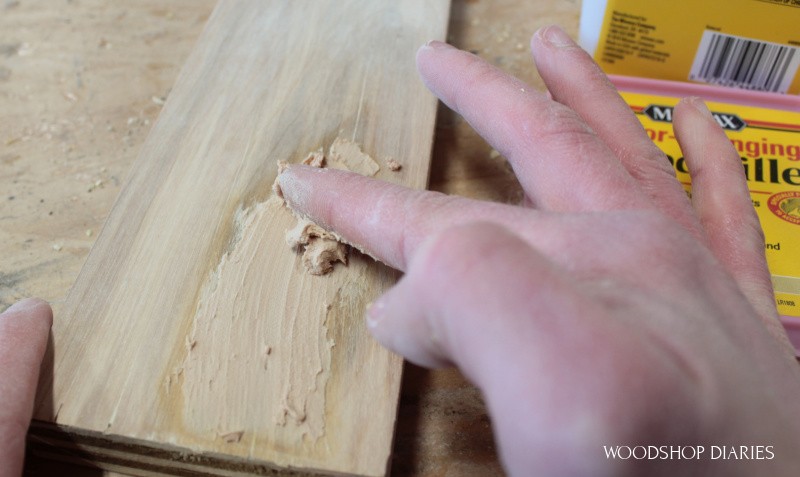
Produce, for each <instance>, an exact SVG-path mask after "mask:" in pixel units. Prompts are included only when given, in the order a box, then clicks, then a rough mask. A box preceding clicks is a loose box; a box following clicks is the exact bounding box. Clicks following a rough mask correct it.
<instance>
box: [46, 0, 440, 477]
mask: <svg viewBox="0 0 800 477" xmlns="http://www.w3.org/2000/svg"><path fill="white" fill-rule="evenodd" d="M448 3H449V2H447V1H446V0H435V1H431V0H413V1H406V2H395V1H393V0H380V1H376V0H349V1H337V2H319V1H314V0H283V1H278V0H273V1H258V0H226V1H222V2H221V3H220V5H218V7H217V8H216V10H215V11H214V13H213V14H212V16H211V18H210V20H209V23H208V25H207V27H206V29H205V31H204V33H203V34H202V36H201V39H200V41H199V43H198V45H197V47H196V48H195V50H194V52H193V54H192V55H191V56H190V57H189V59H188V61H187V63H186V65H185V67H184V69H183V71H182V73H181V75H180V76H179V78H178V80H177V82H176V84H175V87H174V89H173V90H172V92H171V94H170V95H169V98H168V99H167V102H166V104H165V105H164V109H163V111H162V113H161V115H160V117H159V119H158V121H157V123H156V124H155V125H154V126H153V130H152V131H151V133H150V135H149V137H148V139H147V140H146V142H145V144H144V145H143V147H142V151H141V154H140V156H139V159H138V161H137V162H136V163H135V164H134V166H133V170H132V172H131V174H130V178H129V181H128V183H127V185H126V186H125V187H124V188H123V190H122V192H121V194H120V197H119V198H118V200H117V202H116V204H115V206H114V208H113V209H112V211H111V214H110V216H109V218H108V220H107V221H106V224H105V226H104V228H103V231H102V233H101V234H100V236H99V237H98V239H97V242H96V244H95V246H94V248H93V249H92V252H91V253H90V254H89V257H88V259H87V262H86V264H85V266H84V268H83V269H82V271H81V274H80V276H79V277H78V280H77V282H76V283H75V285H74V287H73V288H72V290H71V292H70V293H69V295H68V297H67V300H66V303H65V304H64V306H63V312H62V313H61V315H60V317H59V319H57V321H56V324H55V325H54V330H53V340H52V341H53V343H52V346H51V351H52V352H51V354H50V356H48V358H47V362H46V365H45V372H44V373H43V379H42V381H41V383H40V394H39V396H38V398H37V408H36V416H35V418H36V419H37V421H38V422H36V423H35V424H34V426H33V428H32V435H33V438H34V440H37V442H39V443H44V444H47V443H53V444H54V445H56V446H57V447H60V448H61V449H60V450H58V449H54V450H53V451H52V453H53V454H64V455H71V456H72V457H73V458H74V459H76V460H86V459H88V460H93V459H94V460H95V461H96V462H97V463H98V464H99V465H107V466H109V467H112V468H129V467H130V468H140V469H144V471H146V472H150V473H154V472H155V473H159V472H173V473H181V474H185V475H194V473H198V472H205V473H208V474H215V475H240V474H268V473H269V472H271V470H270V469H274V468H279V467H280V468H294V469H302V470H307V471H314V472H325V473H352V474H358V475H382V474H384V473H385V472H386V468H387V464H388V458H389V452H390V446H391V439H392V431H393V427H394V420H395V413H396V407H397V397H398V390H399V380H400V367H401V363H400V360H399V359H398V358H397V357H396V356H393V355H391V354H390V353H388V352H386V351H385V350H383V349H382V348H380V347H379V346H378V345H377V344H376V343H374V342H373V341H372V340H371V339H370V338H369V336H368V334H367V332H366V330H365V328H364V326H363V319H362V315H363V311H364V307H365V305H366V304H367V303H368V302H370V301H371V300H373V299H374V298H375V297H376V296H377V295H378V294H379V293H380V292H381V291H382V290H383V289H385V288H386V287H387V286H389V285H390V284H391V283H393V281H394V280H395V279H396V273H394V272H392V271H391V270H389V269H388V268H386V267H383V266H380V265H378V264H375V263H373V262H372V261H371V260H369V259H365V258H364V257H362V256H359V255H356V254H351V257H350V258H351V259H350V263H349V266H348V267H347V268H346V269H341V268H340V269H338V270H336V271H335V272H334V273H333V274H331V275H328V276H324V277H312V276H309V275H307V274H306V273H305V272H304V271H303V269H302V266H301V264H300V259H299V257H298V256H297V255H295V254H292V253H291V252H289V251H288V250H287V248H286V245H285V242H284V234H285V231H286V229H287V228H289V227H290V225H291V222H292V218H291V215H290V214H289V213H288V211H286V210H285V209H281V208H280V207H279V206H278V205H277V203H276V202H275V200H274V199H271V198H270V193H271V191H270V185H271V183H272V182H273V180H274V178H275V175H276V166H275V161H277V160H289V161H290V162H297V161H299V160H301V159H302V158H303V157H304V155H305V154H306V153H307V152H308V151H310V150H313V149H316V148H318V147H321V146H327V145H329V144H330V143H331V142H332V141H333V140H334V139H335V138H336V137H345V138H347V139H351V140H355V141H356V142H359V143H361V144H363V146H364V150H365V152H367V153H368V154H370V155H371V156H372V157H374V158H376V159H377V160H378V161H379V163H380V162H381V161H382V160H384V159H385V158H386V157H389V156H391V157H393V158H395V159H398V160H399V161H400V162H401V163H403V166H404V167H403V169H402V171H400V172H390V171H389V170H388V168H386V167H384V168H382V170H381V171H380V172H379V173H378V177H380V178H383V179H386V180H393V181H396V182H402V183H405V184H407V185H410V186H412V187H423V186H424V185H425V183H426V180H427V174H428V167H429V156H430V149H431V140H432V129H433V120H434V114H435V101H434V99H433V97H432V96H430V94H429V93H427V91H426V90H425V89H424V87H423V86H422V85H421V83H420V82H419V81H418V80H417V79H416V72H415V68H414V52H415V50H416V48H417V47H418V46H419V45H420V44H422V43H423V42H424V41H426V40H429V39H436V38H439V39H441V38H443V37H444V30H445V26H446V23H447V12H448ZM43 452H44V451H43Z"/></svg>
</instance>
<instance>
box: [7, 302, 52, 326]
mask: <svg viewBox="0 0 800 477" xmlns="http://www.w3.org/2000/svg"><path fill="white" fill-rule="evenodd" d="M0 318H3V319H18V318H33V319H37V320H41V321H43V322H44V323H46V324H47V326H48V327H50V326H51V325H52V324H53V310H52V308H50V304H49V303H47V302H46V301H44V300H42V299H40V298H24V299H22V300H20V301H18V302H16V303H14V304H13V305H11V306H9V307H8V308H7V309H6V310H5V311H4V312H3V313H0Z"/></svg>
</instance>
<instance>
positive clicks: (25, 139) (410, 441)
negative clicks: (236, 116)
mask: <svg viewBox="0 0 800 477" xmlns="http://www.w3.org/2000/svg"><path fill="white" fill-rule="evenodd" d="M215 3H216V1H214V0H170V1H169V2H164V1H163V0H137V1H136V2H116V1H112V0H80V1H72V2H68V3H67V2H28V1H26V2H15V1H6V2H5V3H3V2H0V47H2V48H3V49H5V47H6V46H8V45H12V46H17V45H18V46H19V47H20V48H19V49H18V51H17V53H16V54H14V53H13V52H11V51H10V50H12V48H9V49H8V50H4V51H9V53H7V54H5V55H0V105H2V107H1V108H0V165H1V166H2V167H0V190H1V191H2V192H3V194H4V195H0V249H2V250H3V251H4V257H3V260H2V263H0V309H2V308H5V307H6V306H7V305H8V304H10V303H13V302H14V301H15V300H17V299H19V298H22V297H26V296H40V297H44V298H46V299H48V300H49V301H50V302H51V304H52V305H53V307H54V309H55V312H56V316H60V312H61V308H62V306H63V302H64V296H65V295H66V293H67V291H68V289H69V287H71V286H72V284H73V283H74V282H75V278H76V277H77V275H78V272H79V270H80V268H81V266H82V265H83V263H84V261H85V259H86V256H87V254H88V252H89V248H90V246H91V245H92V244H93V242H94V241H95V240H96V239H97V232H98V230H99V227H100V226H101V225H102V223H103V222H104V220H105V218H106V217H107V216H108V213H109V211H110V209H111V206H112V205H113V201H114V199H115V198H116V196H117V195H118V193H119V191H120V188H121V187H122V184H124V183H125V181H126V178H127V176H128V172H129V171H130V168H131V165H132V163H133V162H134V159H136V157H137V156H138V153H139V150H140V148H141V146H142V143H143V141H144V139H145V137H146V135H147V133H148V131H149V129H150V128H151V127H152V124H153V122H154V121H155V118H156V117H157V115H158V113H159V112H160V110H161V108H162V101H161V99H162V98H163V97H164V96H165V95H166V94H167V93H168V92H169V90H170V88H171V87H172V86H173V84H174V82H175V78H176V76H177V74H178V71H179V69H180V67H181V66H182V65H183V64H184V63H185V61H186V58H187V56H188V54H189V52H190V51H191V49H192V47H193V46H194V44H195V43H196V40H197V38H198V36H199V34H200V32H201V30H202V27H203V26H204V25H205V23H206V21H207V19H208V15H209V14H210V12H211V10H212V9H213V6H214V4H215ZM579 7H580V1H579V0H566V1H562V0H558V1H556V0H541V1H536V2H530V1H520V0H453V2H452V8H451V16H450V25H449V27H448V32H449V33H448V39H449V41H450V42H451V43H453V44H454V45H456V46H458V47H460V48H463V49H468V50H472V51H475V52H476V53H478V54H479V55H480V56H482V57H483V58H485V59H487V60H488V61H490V62H492V63H494V64H496V65H498V66H500V67H501V68H503V69H506V70H508V71H510V72H512V73H514V74H516V75H519V76H520V77H522V78H523V79H525V80H526V81H528V82H529V84H531V85H534V86H535V87H536V88H537V89H542V87H543V86H542V84H541V81H540V80H539V78H538V77H537V76H536V72H535V69H534V68H532V66H531V60H530V54H529V52H528V51H527V48H526V46H527V42H528V39H529V38H530V35H531V34H532V32H533V31H534V30H535V29H536V28H537V27H539V26H542V25H545V24H549V23H558V24H560V25H562V26H564V27H565V28H566V29H567V31H570V32H573V33H574V32H575V31H576V28H577V18H578V9H579ZM520 45H522V46H520ZM437 124H438V127H437V132H436V137H435V146H434V154H433V159H432V165H431V180H430V187H431V188H432V189H436V190H441V191H445V192H448V193H457V194H462V195H467V196H470V197H475V198H480V199H487V200H510V199H512V198H513V197H514V196H515V195H517V194H518V191H519V188H518V186H517V185H516V181H515V179H514V177H513V174H511V172H510V171H509V169H508V168H507V167H506V165H505V162H504V160H503V159H502V158H501V157H494V158H493V157H491V155H490V150H491V148H490V147H489V146H488V145H487V144H486V143H485V142H484V141H483V140H482V139H481V138H480V137H479V136H478V135H477V134H476V133H475V132H474V131H473V130H472V129H471V128H470V127H469V125H468V124H466V123H465V122H464V121H462V120H460V118H458V117H457V116H456V115H453V114H451V113H450V112H449V111H448V110H447V109H446V108H442V109H440V111H439V114H438V116H437ZM98 181H101V183H100V186H95V185H94V184H95V183H97V182H98ZM12 196H13V197H14V199H13V200H10V199H9V197H12ZM56 245H58V246H59V247H58V248H59V250H56V249H55V248H54V247H55V246H56ZM401 389H402V397H401V401H400V409H399V416H398V424H399V425H398V428H397V430H396V437H395V442H394V449H393V457H392V476H405V477H408V476H415V477H419V476H426V477H445V476H448V477H449V476H486V475H502V470H501V467H500V465H499V463H498V462H497V458H496V456H495V453H494V450H493V443H492V436H491V429H490V428H489V426H488V418H487V416H486V410H485V408H484V407H483V405H482V403H481V402H480V399H479V396H480V394H479V392H478V391H477V390H475V389H474V388H473V387H472V386H471V385H469V383H467V382H466V381H465V380H464V379H463V378H462V377H460V376H459V374H458V372H457V371H454V370H424V369H420V368H416V367H413V366H408V365H406V367H405V370H404V373H403V382H402V386H401ZM29 450H30V452H29V453H28V465H27V467H26V475H30V476H36V477H39V476H43V477H50V476H53V475H69V476H81V477H99V476H101V475H108V476H112V475H114V476H117V475H119V474H116V473H112V472H109V471H99V470H96V469H92V468H91V467H78V466H71V465H67V464H64V463H63V462H52V463H51V462H46V461H44V460H43V459H42V458H40V457H39V454H38V450H39V449H38V448H37V447H36V442H35V441H34V440H31V441H30V442H29ZM73 458H74V459H75V460H79V457H78V456H77V455H73Z"/></svg>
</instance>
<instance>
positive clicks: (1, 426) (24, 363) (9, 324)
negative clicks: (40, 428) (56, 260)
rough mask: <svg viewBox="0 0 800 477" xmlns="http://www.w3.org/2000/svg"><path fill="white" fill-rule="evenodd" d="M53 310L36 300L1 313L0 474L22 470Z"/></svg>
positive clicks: (12, 474)
mask: <svg viewBox="0 0 800 477" xmlns="http://www.w3.org/2000/svg"><path fill="white" fill-rule="evenodd" d="M52 323H53V312H52V311H51V310H50V306H49V305H48V304H47V303H45V302H43V301H41V300H36V299H28V300H22V301H20V302H18V303H16V304H14V305H12V306H11V307H9V308H8V309H7V310H6V311H5V312H3V313H2V314H0V477H17V476H19V475H20V474H21V473H22V463H23V459H24V457H25V436H26V434H27V432H28V426H29V425H30V422H31V415H32V414H33V399H34V396H35V394H36V385H37V380H38V377H39V366H40V365H41V363H42V357H43V356H44V352H45V349H46V348H47V338H48V335H49V332H50V326H51V325H52Z"/></svg>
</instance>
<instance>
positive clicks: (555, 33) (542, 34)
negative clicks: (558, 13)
mask: <svg viewBox="0 0 800 477" xmlns="http://www.w3.org/2000/svg"><path fill="white" fill-rule="evenodd" d="M538 35H539V38H541V39H542V40H544V41H546V42H547V43H549V44H551V45H553V46H555V47H557V48H563V47H567V46H574V45H575V42H574V41H572V38H570V37H569V35H567V33H566V32H565V31H564V30H562V29H561V28H559V27H557V26H555V25H552V26H549V27H545V28H543V29H541V30H539V32H538Z"/></svg>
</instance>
